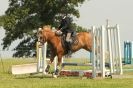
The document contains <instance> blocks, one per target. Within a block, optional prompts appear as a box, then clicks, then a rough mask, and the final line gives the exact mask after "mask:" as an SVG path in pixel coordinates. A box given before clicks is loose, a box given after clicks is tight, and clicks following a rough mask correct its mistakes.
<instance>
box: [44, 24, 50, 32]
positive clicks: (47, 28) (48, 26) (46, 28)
mask: <svg viewBox="0 0 133 88" xmlns="http://www.w3.org/2000/svg"><path fill="white" fill-rule="evenodd" d="M43 30H47V31H48V30H51V26H50V25H44V26H43Z"/></svg>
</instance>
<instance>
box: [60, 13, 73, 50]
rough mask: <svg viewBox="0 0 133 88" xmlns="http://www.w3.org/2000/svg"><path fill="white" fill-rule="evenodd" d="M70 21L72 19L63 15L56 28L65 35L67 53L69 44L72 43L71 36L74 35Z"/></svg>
mask: <svg viewBox="0 0 133 88" xmlns="http://www.w3.org/2000/svg"><path fill="white" fill-rule="evenodd" d="M72 21H73V19H72V18H71V17H70V16H68V15H65V16H64V17H63V18H62V20H61V23H60V26H59V27H58V29H59V30H60V31H61V32H62V33H63V34H65V35H66V42H67V44H68V48H69V51H70V49H71V48H70V47H71V45H70V44H71V43H72V39H71V35H72V33H74V30H73V27H72Z"/></svg>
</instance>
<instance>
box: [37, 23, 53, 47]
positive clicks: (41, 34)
mask: <svg viewBox="0 0 133 88" xmlns="http://www.w3.org/2000/svg"><path fill="white" fill-rule="evenodd" d="M49 32H51V26H49V25H46V26H43V28H39V30H38V41H39V42H41V43H42V44H43V43H45V42H46V41H47V38H48V34H47V33H49Z"/></svg>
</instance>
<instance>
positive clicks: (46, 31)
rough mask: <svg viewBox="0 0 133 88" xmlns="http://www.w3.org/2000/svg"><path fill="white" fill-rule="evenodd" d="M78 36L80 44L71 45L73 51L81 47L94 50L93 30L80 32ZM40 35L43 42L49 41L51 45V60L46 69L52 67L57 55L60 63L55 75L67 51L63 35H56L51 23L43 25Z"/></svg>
mask: <svg viewBox="0 0 133 88" xmlns="http://www.w3.org/2000/svg"><path fill="white" fill-rule="evenodd" d="M76 36H77V39H78V44H74V45H72V47H71V50H72V52H76V51H78V50H79V49H81V48H83V49H85V50H87V51H90V52H91V50H92V36H91V32H79V33H77V35H76ZM38 37H39V39H40V42H41V43H42V44H43V43H45V42H47V43H48V44H50V45H51V57H50V62H49V64H48V65H47V68H46V70H45V71H46V72H48V70H49V68H50V64H51V63H52V62H53V60H54V57H55V56H57V58H58V63H57V68H56V71H55V75H58V73H59V66H60V64H61V61H62V57H63V56H64V55H65V54H66V53H65V50H66V49H65V47H63V45H62V42H61V37H60V36H58V35H56V33H55V32H53V31H52V29H51V26H49V25H46V26H43V28H42V29H41V30H39V31H38Z"/></svg>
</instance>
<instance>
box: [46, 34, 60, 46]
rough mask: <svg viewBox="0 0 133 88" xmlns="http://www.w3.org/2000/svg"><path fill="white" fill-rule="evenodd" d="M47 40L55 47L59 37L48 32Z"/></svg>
mask: <svg viewBox="0 0 133 88" xmlns="http://www.w3.org/2000/svg"><path fill="white" fill-rule="evenodd" d="M47 36H48V37H47V42H48V43H50V44H51V45H52V46H54V47H56V46H57V44H58V43H59V42H60V39H59V37H57V36H56V35H55V33H50V34H48V35H47Z"/></svg>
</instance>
